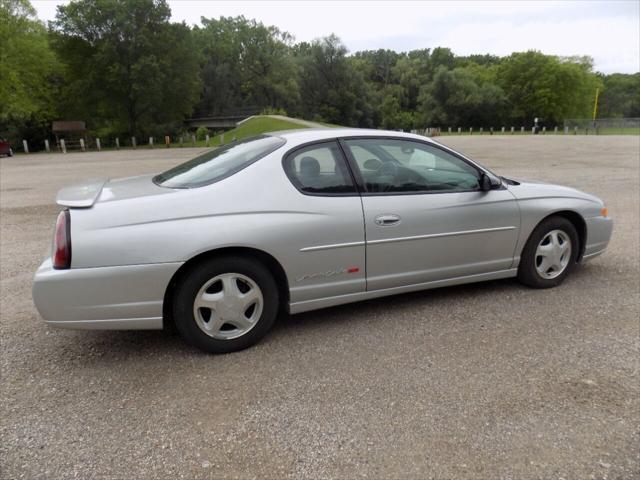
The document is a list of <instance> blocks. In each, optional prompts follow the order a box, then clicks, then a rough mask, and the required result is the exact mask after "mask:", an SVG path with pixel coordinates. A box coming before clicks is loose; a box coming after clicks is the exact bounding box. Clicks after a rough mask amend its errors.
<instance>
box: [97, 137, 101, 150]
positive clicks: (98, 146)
mask: <svg viewBox="0 0 640 480" xmlns="http://www.w3.org/2000/svg"><path fill="white" fill-rule="evenodd" d="M96 148H97V149H98V151H100V150H102V145H100V139H99V138H96Z"/></svg>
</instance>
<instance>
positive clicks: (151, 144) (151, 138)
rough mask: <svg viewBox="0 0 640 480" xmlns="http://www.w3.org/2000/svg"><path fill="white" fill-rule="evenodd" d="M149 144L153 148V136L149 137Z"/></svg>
mask: <svg viewBox="0 0 640 480" xmlns="http://www.w3.org/2000/svg"><path fill="white" fill-rule="evenodd" d="M149 146H150V147H151V148H153V137H149Z"/></svg>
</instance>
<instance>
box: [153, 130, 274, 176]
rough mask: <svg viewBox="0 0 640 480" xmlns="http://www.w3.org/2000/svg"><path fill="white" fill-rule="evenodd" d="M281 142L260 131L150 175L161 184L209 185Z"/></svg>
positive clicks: (241, 167)
mask: <svg viewBox="0 0 640 480" xmlns="http://www.w3.org/2000/svg"><path fill="white" fill-rule="evenodd" d="M284 144H285V140H284V139H282V138H280V137H271V136H268V135H261V136H258V137H252V138H247V139H246V140H241V141H239V142H234V143H230V144H229V145H226V146H224V147H220V148H216V149H215V150H211V151H209V152H206V153H203V154H202V155H200V156H198V157H196V158H194V159H192V160H189V161H188V162H185V163H183V164H181V165H178V166H177V167H174V168H172V169H171V170H167V171H166V172H164V173H161V174H160V175H157V176H156V177H154V179H153V181H154V182H155V183H156V184H158V185H160V186H161V187H169V188H195V187H202V186H204V185H209V184H211V183H214V182H217V181H220V180H222V179H223V178H227V177H229V176H231V175H233V174H234V173H236V172H239V171H240V170H242V169H243V168H245V167H247V166H248V165H250V164H252V163H253V162H255V161H257V160H259V159H261V158H262V157H264V156H266V155H268V154H269V153H271V152H273V151H275V150H276V149H278V148H280V147H281V146H282V145H284Z"/></svg>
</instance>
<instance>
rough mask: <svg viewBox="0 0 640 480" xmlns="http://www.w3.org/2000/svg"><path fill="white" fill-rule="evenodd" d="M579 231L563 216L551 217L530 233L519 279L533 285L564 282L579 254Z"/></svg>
mask: <svg viewBox="0 0 640 480" xmlns="http://www.w3.org/2000/svg"><path fill="white" fill-rule="evenodd" d="M578 245H579V243H578V233H577V232H576V229H575V227H574V226H573V224H572V223H571V222H570V221H569V220H567V219H566V218H564V217H550V218H547V219H546V220H544V221H542V222H541V223H540V225H538V226H537V227H536V228H535V229H534V231H533V232H532V233H531V236H530V237H529V240H528V241H527V243H526V245H525V247H524V249H523V251H522V256H521V258H520V265H519V267H518V279H519V280H520V282H522V283H524V284H525V285H527V286H529V287H532V288H550V287H555V286H556V285H559V284H560V283H562V281H563V280H564V279H565V278H566V277H567V275H569V273H570V272H571V270H572V269H573V267H574V265H575V263H576V258H577V256H578Z"/></svg>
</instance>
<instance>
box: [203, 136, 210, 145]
mask: <svg viewBox="0 0 640 480" xmlns="http://www.w3.org/2000/svg"><path fill="white" fill-rule="evenodd" d="M204 143H205V145H206V146H207V147H208V146H209V134H208V133H207V135H206V136H205V137H204Z"/></svg>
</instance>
